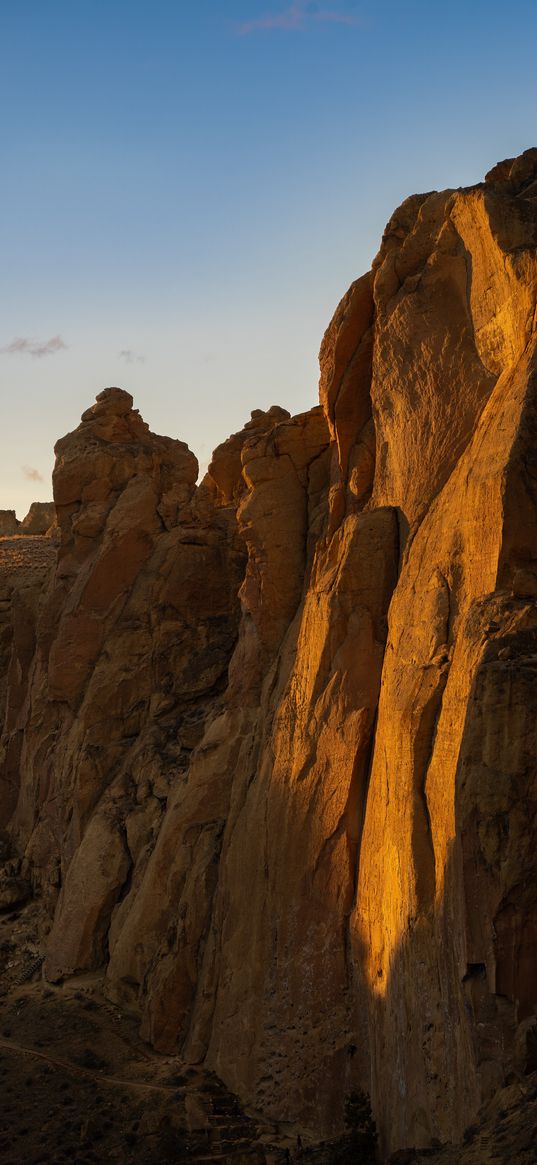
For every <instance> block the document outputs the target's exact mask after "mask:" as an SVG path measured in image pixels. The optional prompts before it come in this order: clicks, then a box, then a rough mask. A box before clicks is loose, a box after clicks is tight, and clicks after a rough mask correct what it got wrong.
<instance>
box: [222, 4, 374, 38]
mask: <svg viewBox="0 0 537 1165" xmlns="http://www.w3.org/2000/svg"><path fill="white" fill-rule="evenodd" d="M315 22H316V23H318V24H322V23H325V24H347V25H357V24H359V23H360V20H359V17H358V16H357V15H356V13H352V12H346V11H345V10H344V8H341V7H339V8H335V7H333V6H332V5H330V4H328V5H325V6H324V7H322V6H321V5H320V4H317V3H314V2H313V0H293V3H292V4H289V5H288V6H287V8H283V9H282V10H281V11H278V12H269V13H267V15H266V16H260V17H258V18H257V19H255V20H247V21H245V22H244V23H243V24H241V25H239V27H238V32H239V34H240V36H249V35H250V33H252V32H264V31H268V30H270V29H274V28H282V29H286V30H287V31H291V32H293V31H299V30H300V29H303V28H307V26H308V24H313V23H315Z"/></svg>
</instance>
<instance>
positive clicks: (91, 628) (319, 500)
mask: <svg viewBox="0 0 537 1165" xmlns="http://www.w3.org/2000/svg"><path fill="white" fill-rule="evenodd" d="M536 310H537V151H535V150H531V151H528V152H527V153H526V154H525V155H522V157H521V158H519V159H515V160H511V161H509V162H504V163H501V164H500V165H499V166H498V167H495V169H494V170H493V171H491V172H490V174H489V175H488V176H487V180H486V182H485V183H484V184H481V185H479V186H476V187H473V188H470V189H468V190H454V191H447V192H444V193H442V194H439V193H437V192H433V193H431V194H425V195H418V196H414V197H412V198H410V199H408V200H407V201H406V202H405V203H404V204H403V206H402V207H401V208H400V209H399V210H398V211H396V213H395V214H394V216H393V218H392V219H391V220H390V223H389V224H388V227H387V229H386V232H385V236H384V239H383V241H382V246H381V250H380V252H379V255H378V257H377V259H376V260H375V263H374V265H373V271H372V272H371V273H369V274H368V275H366V276H364V277H363V278H362V279H359V280H357V281H356V283H354V284H353V285H352V287H351V288H350V289H349V291H348V292H347V294H346V296H345V297H344V298H343V300H342V302H341V304H340V305H339V307H338V309H337V311H336V313H335V316H334V319H333V320H332V322H331V324H330V326H329V328H328V330H327V332H326V335H325V337H324V340H323V344H322V347H321V355H320V362H321V381H320V399H321V407H317V408H314V409H312V410H311V411H310V412H308V413H305V414H302V415H300V416H298V417H290V416H289V415H288V414H287V413H286V412H285V410H283V409H279V408H277V407H276V406H273V408H271V409H270V410H269V411H268V412H267V413H261V412H256V413H254V414H252V419H251V421H250V422H248V424H247V425H246V426H245V428H244V430H243V431H242V432H241V433H240V434H236V435H235V436H233V437H231V438H230V439H229V441H227V442H225V443H224V444H223V445H221V446H219V448H218V449H217V450H216V452H215V454H214V457H213V461H212V462H211V465H210V466H209V471H208V474H207V476H206V478H205V479H204V481H203V482H202V483H201V485H200V486H198V487H196V485H195V481H196V475H197V464H196V461H195V458H194V457H193V455H192V454H191V453H190V452H189V451H188V449H187V447H186V446H185V445H183V444H182V443H181V442H178V441H172V440H170V439H167V438H162V437H157V436H155V435H154V434H152V433H150V431H149V429H148V427H147V425H145V423H144V422H143V421H142V420H141V418H140V416H139V414H138V413H137V412H136V411H135V410H133V408H132V399H131V398H130V396H129V395H128V393H125V392H122V391H121V390H120V389H107V390H105V392H103V393H101V394H100V396H99V397H98V398H97V404H96V405H94V406H93V408H91V409H89V410H88V411H87V412H86V413H85V414H84V416H83V418H82V422H81V424H80V426H79V427H78V429H77V430H75V432H74V433H71V434H69V435H68V436H67V437H65V438H63V439H62V440H61V441H60V442H59V443H58V445H57V447H56V454H57V461H56V469H55V474H54V494H55V503H56V511H57V521H58V526H59V532H60V534H59V537H60V545H59V549H58V553H57V559H56V560H55V562H54V564H53V569H52V571H51V572H50V574H49V575H47V576H43V577H45V578H47V579H48V581H45V582H43V581H41V584H40V588H39V589H38V590H37V589H36V590H34V592H32V593H33V594H34V599H33V605H32V608H31V610H32V615H31V619H30V625H31V635H30V640H29V641H28V642H27V643H25V645H24V648H23V649H22V648H19V647H18V646H17V641H16V637H15V636H13V638H12V639H10V638H9V637H6V644H7V645H8V646H7V647H6V651H5V657H6V661H7V655H8V654H9V653H10V652H11V664H10V665H9V666H10V668H11V670H10V673H9V675H10V676H11V677H12V679H11V680H10V679H9V678H8V683H7V690H8V693H9V686H10V684H12V685H13V696H12V698H11V703H10V707H11V709H12V710H11V712H10V716H9V717H8V718H7V720H6V726H5V730H4V736H3V742H2V754H1V755H2V757H3V758H4V761H3V781H4V785H3V789H4V792H3V794H2V805H3V823H4V825H6V826H7V828H8V830H9V833H10V834H11V837H12V838H13V840H14V842H15V844H16V846H17V848H18V851H19V853H20V855H21V857H22V859H23V860H22V873H23V876H24V877H31V879H32V881H33V883H34V886H35V887H36V889H38V890H39V891H40V892H41V893H42V894H43V896H44V899H45V900H46V902H47V904H48V907H49V910H50V912H51V917H52V925H51V930H50V934H49V937H48V945H47V954H46V964H45V971H46V974H47V975H48V976H49V977H50V978H51V979H58V978H61V977H65V976H68V975H70V974H73V973H74V972H76V971H81V970H84V969H89V968H92V967H98V966H102V965H104V966H105V967H106V984H107V991H108V993H109V995H110V997H111V998H113V999H115V1000H117V1001H119V1002H122V1003H126V1004H128V1006H129V1007H131V1008H133V1009H135V1010H137V1011H138V1012H139V1014H140V1022H141V1031H142V1034H143V1035H144V1037H146V1038H147V1039H148V1040H150V1041H151V1042H153V1044H154V1045H155V1046H156V1047H157V1048H159V1049H161V1050H169V1049H179V1050H180V1051H181V1053H182V1054H183V1055H184V1056H185V1058H186V1059H187V1060H190V1061H191V1062H192V1063H204V1064H206V1065H207V1066H208V1067H210V1068H212V1069H214V1070H216V1071H217V1072H218V1073H219V1075H220V1076H221V1077H222V1078H223V1079H224V1080H225V1081H226V1083H227V1084H228V1086H229V1087H231V1088H232V1089H233V1090H234V1091H236V1092H237V1093H238V1094H239V1095H240V1096H241V1097H242V1098H243V1099H244V1100H246V1101H248V1102H250V1103H252V1104H254V1105H255V1106H256V1107H257V1108H259V1109H261V1110H263V1111H265V1112H266V1113H267V1114H268V1115H270V1116H271V1117H273V1118H274V1119H278V1120H293V1121H298V1122H299V1123H300V1124H301V1125H302V1127H303V1128H305V1129H308V1128H309V1129H312V1130H316V1131H318V1132H327V1131H335V1130H338V1129H340V1128H341V1125H342V1117H343V1112H342V1109H343V1106H342V1099H343V1096H344V1095H345V1093H348V1092H350V1091H351V1090H352V1089H353V1088H355V1087H360V1088H364V1089H365V1090H366V1091H367V1092H369V1093H370V1094H371V1097H372V1102H373V1108H374V1111H375V1116H376V1119H377V1123H378V1125H379V1127H380V1130H381V1138H382V1143H383V1147H384V1149H385V1150H386V1151H388V1150H392V1149H396V1148H399V1147H401V1146H405V1145H417V1146H425V1145H427V1144H429V1143H430V1142H431V1140H432V1138H434V1137H437V1138H440V1139H441V1140H456V1139H457V1138H458V1137H460V1136H461V1135H462V1132H463V1130H464V1128H465V1127H466V1126H467V1125H469V1124H470V1123H471V1122H472V1120H473V1119H474V1118H475V1114H476V1112H477V1111H478V1109H479V1107H480V1105H481V1104H482V1103H483V1102H484V1101H486V1100H487V1099H488V1098H489V1097H490V1096H491V1094H492V1093H493V1092H494V1091H495V1090H496V1089H498V1088H499V1087H500V1086H501V1085H502V1084H503V1083H504V1082H505V1080H506V1078H508V1077H509V1076H510V1074H512V1073H515V1074H516V1073H517V1072H524V1071H525V1069H526V1067H528V1060H527V1057H528V1052H527V1049H528V1047H530V1046H533V1044H532V1040H533V1042H534V1035H532V1032H535V1024H536V1022H537V890H536V885H537V882H536V878H535V874H536V872H537V870H536V861H537V859H536V856H535V854H536V852H537V846H536V844H535V842H536V834H535V814H536V809H537V787H536V783H535V782H536V775H535V774H536V771H537V765H536V759H537V758H536V752H537V748H536V739H535V719H536V712H537V694H536V692H537V689H536V688H535V660H536V658H537V605H536V604H537V509H536V507H537V494H536V484H535V482H536V474H537V470H536V466H535V448H536V445H537V395H536V389H537V365H536V355H535V345H536V323H537V317H536ZM6 609H7V608H6ZM27 622H28V621H27ZM8 647H9V651H8ZM7 666H8V665H7V662H6V667H7ZM530 1066H531V1065H530Z"/></svg>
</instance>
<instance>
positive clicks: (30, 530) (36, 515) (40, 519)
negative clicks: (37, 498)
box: [19, 502, 56, 534]
mask: <svg viewBox="0 0 537 1165" xmlns="http://www.w3.org/2000/svg"><path fill="white" fill-rule="evenodd" d="M55 523H56V508H55V506H54V502H32V504H31V506H30V509H29V510H28V513H27V515H26V517H25V518H23V519H22V522H21V524H20V526H19V534H48V532H49V530H50V531H52V527H53V526H54V525H55Z"/></svg>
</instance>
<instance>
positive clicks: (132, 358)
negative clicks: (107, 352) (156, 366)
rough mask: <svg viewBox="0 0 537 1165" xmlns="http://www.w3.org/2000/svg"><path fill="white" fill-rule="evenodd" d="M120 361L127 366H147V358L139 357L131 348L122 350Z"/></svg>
mask: <svg viewBox="0 0 537 1165" xmlns="http://www.w3.org/2000/svg"><path fill="white" fill-rule="evenodd" d="M119 359H120V360H124V361H125V364H145V356H139V355H138V353H137V352H133V351H132V349H131V348H122V349H121V352H120V353H119Z"/></svg>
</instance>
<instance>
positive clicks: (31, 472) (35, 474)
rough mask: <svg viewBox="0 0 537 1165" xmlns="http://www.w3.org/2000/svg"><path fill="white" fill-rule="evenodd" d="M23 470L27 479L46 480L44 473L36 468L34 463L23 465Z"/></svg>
mask: <svg viewBox="0 0 537 1165" xmlns="http://www.w3.org/2000/svg"><path fill="white" fill-rule="evenodd" d="M22 472H23V474H24V476H25V478H26V480H27V481H44V480H45V479H44V477H43V474H42V473H40V472H39V470H38V469H34V467H33V465H23V466H22Z"/></svg>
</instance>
